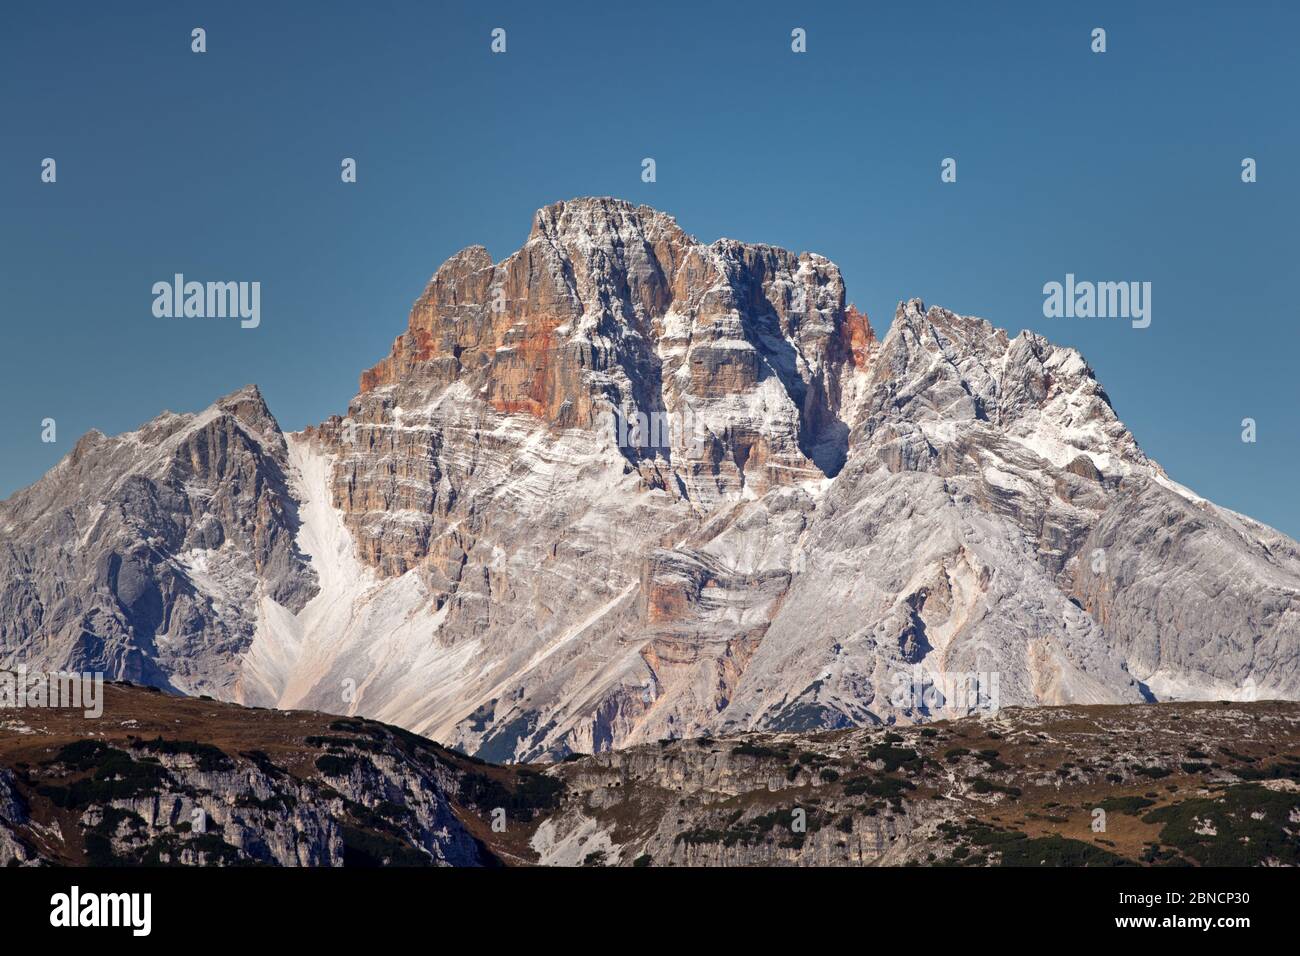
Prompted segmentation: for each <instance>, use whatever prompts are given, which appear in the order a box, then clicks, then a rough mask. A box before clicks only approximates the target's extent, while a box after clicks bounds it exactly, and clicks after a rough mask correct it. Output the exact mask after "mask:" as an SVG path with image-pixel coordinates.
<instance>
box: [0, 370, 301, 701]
mask: <svg viewBox="0 0 1300 956" xmlns="http://www.w3.org/2000/svg"><path fill="white" fill-rule="evenodd" d="M287 467H288V466H287V460H286V445H285V440H284V436H283V435H282V434H281V432H280V428H279V426H278V425H277V424H276V421H275V419H274V418H273V417H272V416H271V413H270V411H269V410H268V409H267V407H266V404H265V403H264V402H263V400H262V396H261V393H260V392H258V390H257V388H256V387H254V386H249V387H247V388H244V389H241V390H240V391H238V392H235V393H233V394H231V395H228V396H226V397H225V398H222V399H220V400H219V401H217V402H216V403H215V404H214V405H212V406H211V407H210V408H208V409H206V410H204V411H203V412H200V413H199V414H197V415H176V414H172V413H170V412H168V413H164V414H163V415H161V416H159V417H158V418H156V419H154V420H153V421H152V422H150V423H148V424H147V425H145V426H144V427H142V428H141V429H139V430H138V431H135V432H129V433H126V434H123V435H118V436H117V437H114V438H108V437H106V436H104V435H102V434H100V433H98V432H91V433H89V434H87V435H86V436H85V437H83V438H82V439H81V440H80V441H79V442H77V445H76V447H75V448H74V449H73V450H72V452H71V453H70V454H69V455H68V456H67V457H66V458H64V459H63V461H61V462H60V463H59V464H58V465H57V466H56V467H55V468H54V469H53V470H52V471H50V473H49V474H47V475H46V476H45V477H44V478H42V479H41V480H40V481H38V482H37V483H36V484H35V485H32V486H31V487H30V488H26V489H24V490H23V491H20V492H18V493H17V494H15V495H14V496H13V497H11V498H9V499H8V500H7V501H5V502H3V504H0V532H2V533H3V543H2V544H0V609H2V610H3V613H0V666H14V665H16V664H18V663H22V664H25V665H26V666H27V667H28V669H29V670H56V669H67V670H73V671H79V672H87V671H90V672H101V673H104V674H107V675H109V676H110V677H117V678H127V679H131V680H135V681H140V682H144V683H150V684H154V685H157V686H160V687H167V688H172V689H176V690H180V691H183V692H185V693H213V694H229V693H230V692H231V690H232V687H233V684H234V682H235V679H236V675H237V673H238V670H239V658H240V655H242V654H243V653H244V652H245V651H246V650H247V649H248V647H249V645H250V644H251V643H252V639H253V635H254V633H255V630H256V617H257V615H256V601H257V596H258V595H261V594H265V595H266V596H267V597H269V598H270V599H272V600H274V601H276V602H277V603H278V604H280V605H281V606H283V607H286V608H289V609H291V610H298V609H301V608H302V606H303V605H304V604H305V603H306V602H307V600H308V599H309V598H310V597H311V596H312V595H313V594H314V593H315V591H316V583H315V575H314V573H313V572H312V571H311V569H310V568H309V567H308V566H307V565H306V562H305V561H304V559H303V557H302V555H301V553H300V552H299V551H298V549H297V546H296V544H295V541H294V538H295V535H296V534H297V531H298V525H297V518H296V514H295V511H296V505H295V503H294V501H293V498H292V496H291V495H290V494H289V493H288V479H287V476H286V470H287Z"/></svg>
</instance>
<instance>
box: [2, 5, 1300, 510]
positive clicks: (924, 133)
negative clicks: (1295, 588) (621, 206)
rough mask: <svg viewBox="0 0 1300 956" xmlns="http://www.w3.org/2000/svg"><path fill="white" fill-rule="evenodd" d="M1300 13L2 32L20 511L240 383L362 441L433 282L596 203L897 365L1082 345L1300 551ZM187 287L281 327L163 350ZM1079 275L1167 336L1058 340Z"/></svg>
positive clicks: (5, 236)
mask: <svg viewBox="0 0 1300 956" xmlns="http://www.w3.org/2000/svg"><path fill="white" fill-rule="evenodd" d="M1298 9H1300V8H1298V7H1297V5H1295V4H1289V3H1285V2H1276V3H1263V2H1259V3H1227V2H1224V3H1221V4H1210V3H1186V2H1184V3H1172V2H1171V3H1164V2H1150V0H1148V2H1143V3H1141V4H1134V3H1131V2H1124V3H1065V2H1060V3H1041V2H1040V3H1023V4H1018V3H998V4H975V3H969V2H954V3H924V2H919V3H907V4H888V5H886V4H866V3H845V4H838V3H829V2H819V3H816V4H791V3H781V4H776V3H745V4H738V3H721V2H719V3H703V2H693V3H673V2H657V3H652V4H645V5H633V4H610V3H570V4H565V3H556V4H546V5H543V4H537V3H516V4H504V3H483V4H478V3H467V2H466V3H430V2H422V3H375V4H367V3H359V4H351V3H349V4H331V3H312V4H290V3H273V4H267V3H221V4H216V3H211V4H202V3H175V2H154V3H149V2H141V3H132V4H117V5H108V4H102V3H80V4H79V3H66V4H58V5H50V4H47V5H39V6H38V5H36V4H21V5H8V6H6V7H5V9H4V11H3V13H0V91H2V92H0V106H2V107H3V123H2V124H0V263H3V265H2V266H0V310H3V311H2V312H0V321H2V322H3V331H4V338H3V341H4V346H3V349H2V350H0V354H2V356H3V357H2V358H0V398H3V401H4V408H5V409H6V414H5V415H3V416H0V495H5V494H9V493H11V492H12V491H13V490H15V489H16V488H18V487H20V486H22V485H24V484H27V483H29V482H31V481H33V480H35V479H36V478H37V477H39V475H40V474H41V473H43V472H44V471H45V470H46V469H47V468H49V467H50V466H51V465H53V464H54V463H55V462H56V461H57V460H58V459H59V458H60V457H62V455H63V454H65V453H66V452H67V451H68V450H69V449H70V448H71V446H72V444H73V443H74V442H75V440H76V438H77V437H78V436H79V435H81V434H82V433H83V432H85V431H86V430H88V429H90V428H92V427H95V428H99V429H101V430H103V431H106V432H109V433H113V432H118V431H123V430H127V429H130V428H134V427H136V426H137V425H139V424H141V423H142V422H144V421H146V420H147V419H149V418H151V417H153V416H154V415H156V414H158V413H159V412H160V411H161V410H163V409H164V408H170V409H172V410H176V411H186V410H195V409H199V408H202V407H204V406H206V405H207V404H209V403H210V402H211V401H212V400H213V399H214V398H216V397H217V396H218V395H221V394H224V393H226V392H228V391H231V390H233V389H235V388H237V387H239V386H241V385H243V384H245V383H247V382H256V383H258V384H259V385H260V386H261V387H262V389H263V391H264V392H265V394H266V396H267V399H268V401H269V402H270V404H271V407H272V410H273V411H274V412H275V413H276V415H277V417H278V418H279V420H280V422H281V424H282V425H283V426H284V427H285V428H286V429H292V428H299V427H302V426H303V425H306V424H309V423H313V422H317V421H319V420H321V419H323V418H324V417H326V416H327V415H330V414H332V413H337V412H342V411H344V409H345V408H346V405H347V401H348V399H349V398H350V397H351V396H352V395H353V394H354V392H355V391H356V385H357V376H358V373H359V372H360V371H361V369H362V368H364V367H366V366H368V365H370V364H372V363H373V362H374V361H375V360H377V359H378V358H380V357H381V356H382V355H383V354H384V353H385V352H386V351H387V350H388V348H389V345H390V344H391V342H392V339H393V338H394V337H395V336H396V335H397V334H398V333H399V332H400V331H401V330H402V329H403V327H404V325H405V322H406V314H407V311H408V309H409V307H410V304H411V302H412V301H413V300H414V299H415V297H416V296H417V295H418V294H419V292H420V291H421V289H422V287H423V285H424V283H425V282H426V281H427V279H428V277H429V276H430V275H431V274H432V273H433V272H434V270H435V269H436V268H437V266H438V265H439V263H441V262H442V261H443V260H444V259H445V258H447V257H448V256H449V255H451V254H452V253H454V252H455V251H456V250H458V249H460V248H462V247H464V246H466V245H470V244H473V243H482V244H484V245H486V246H487V247H488V248H489V250H491V252H492V254H493V256H494V257H496V258H502V257H504V256H505V255H507V254H509V253H510V252H512V251H513V250H514V249H516V248H517V247H518V246H519V245H520V244H521V243H522V242H523V240H524V238H525V237H526V235H527V232H528V228H529V224H530V221H531V216H532V213H533V211H534V210H535V209H536V208H537V207H539V206H542V205H545V204H547V203H550V202H553V201H555V200H557V199H567V198H571V197H573V196H578V195H593V194H594V195H615V196H620V197H623V198H626V199H629V200H633V201H637V202H645V203H648V204H651V205H653V206H656V207H657V208H660V209H663V210H665V211H668V212H671V213H673V214H674V215H676V216H677V219H678V221H679V222H680V223H681V225H682V226H683V227H684V228H685V229H687V230H688V231H689V232H692V233H694V234H695V235H696V236H698V237H699V238H700V239H703V240H706V241H709V240H713V239H715V238H718V237H719V236H728V237H731V238H735V239H741V240H746V241H755V242H768V243H773V244H776V245H782V246H786V247H788V248H792V249H795V250H805V249H807V250H812V251H816V252H820V253H822V254H824V255H827V256H829V257H830V258H832V259H834V260H835V261H836V262H838V263H839V265H840V267H841V268H842V270H843V273H844V276H845V281H846V283H847V285H848V288H849V295H850V298H851V299H852V300H853V301H854V302H855V303H856V304H857V305H858V306H859V308H862V309H864V310H865V311H866V312H867V313H868V314H869V315H870V317H871V320H872V322H873V324H874V326H875V327H876V330H877V332H878V333H880V334H883V333H884V331H885V330H886V329H887V328H888V325H889V322H890V320H891V319H892V316H893V311H894V307H895V305H896V303H897V302H898V300H900V299H904V298H909V297H913V296H916V297H920V298H923V299H925V301H926V302H928V303H932V304H939V305H943V306H946V307H948V308H951V309H953V310H954V311H958V312H962V313H966V314H975V315H981V316H983V317H985V318H987V319H989V320H990V321H992V322H994V324H996V325H999V326H1003V327H1006V328H1008V329H1010V330H1011V331H1012V332H1013V333H1014V332H1016V331H1018V330H1020V329H1022V328H1031V329H1034V330H1036V331H1039V332H1042V333H1043V334H1045V335H1047V336H1048V337H1049V338H1051V339H1052V340H1053V341H1057V342H1061V343H1065V344H1070V345H1074V346H1076V347H1078V348H1079V349H1080V350H1081V351H1082V352H1083V354H1084V356H1085V357H1086V358H1087V359H1088V360H1089V362H1090V363H1091V364H1092V366H1093V367H1094V369H1096V371H1097V375H1098V377H1099V378H1100V379H1101V381H1102V383H1103V384H1104V385H1105V387H1106V389H1107V391H1108V392H1109V394H1110V396H1111V398H1112V400H1113V402H1114V403H1115V406H1116V408H1117V410H1118V412H1119V414H1120V416H1121V417H1122V418H1123V419H1124V421H1125V422H1126V423H1127V424H1128V425H1129V426H1130V428H1131V429H1132V430H1133V432H1134V433H1135V434H1136V435H1137V438H1138V440H1139V442H1140V443H1141V444H1142V446H1143V448H1144V449H1145V450H1146V451H1147V452H1148V453H1149V454H1150V455H1152V456H1153V457H1155V458H1156V459H1157V460H1159V461H1160V462H1161V463H1162V464H1163V465H1164V466H1165V467H1166V469H1167V470H1168V471H1169V473H1170V474H1171V475H1172V476H1173V477H1174V478H1175V479H1177V480H1179V481H1181V482H1183V483H1184V484H1187V485H1189V486H1191V487H1192V488H1194V489H1195V490H1197V491H1198V492H1199V493H1201V494H1204V495H1206V496H1208V497H1210V498H1212V499H1214V500H1215V501H1217V502H1219V503H1221V504H1223V505H1226V506H1228V507H1231V508H1235V509H1237V510H1240V511H1244V512H1246V513H1248V514H1251V515H1253V516H1255V517H1257V518H1259V519H1261V520H1263V521H1266V522H1268V523H1270V524H1273V525H1274V526H1276V527H1278V528H1280V529H1282V530H1284V531H1286V532H1288V533H1289V534H1291V535H1293V536H1300V502H1297V500H1296V496H1295V495H1294V494H1293V489H1294V487H1295V485H1296V481H1295V475H1296V474H1297V470H1298V468H1297V466H1298V465H1300V422H1298V421H1297V417H1296V410H1297V408H1300V401H1297V399H1298V398H1300V385H1298V384H1297V381H1298V378H1297V375H1296V373H1295V369H1294V363H1295V361H1296V358H1297V355H1300V331H1298V330H1297V318H1298V317H1300V316H1298V315H1297V312H1298V310H1297V302H1296V294H1295V282H1296V276H1297V242H1296V224H1297V222H1300V188H1298V187H1297V184H1296V178H1295V166H1296V164H1297V162H1300V149H1298V147H1300V130H1298V128H1297V126H1298V120H1297V116H1298V115H1300V114H1298V111H1297V110H1296V109H1295V102H1294V100H1295V94H1296V91H1297V89H1300V82H1297V80H1298V77H1297V73H1298V72H1300V67H1298V66H1297V58H1296V56H1295V53H1294V48H1293V44H1294V42H1295V37H1296V36H1297V35H1300V12H1297V10H1298ZM196 26H202V27H204V28H205V29H206V30H207V34H208V52H207V53H205V54H202V55H197V54H193V53H191V52H190V31H191V29H192V28H193V27H196ZM494 27H503V28H505V29H506V31H507V52H506V53H505V54H504V55H493V54H492V53H491V52H490V50H489V42H490V36H489V34H490V32H491V30H492V29H493V28H494ZM794 27H803V28H805V29H806V30H807V35H808V52H807V53H806V54H802V55H796V54H793V53H792V52H791V51H790V31H791V29H793V28H794ZM1094 27H1104V28H1105V29H1106V30H1107V47H1108V49H1107V52H1106V53H1104V54H1094V53H1092V52H1091V50H1090V33H1091V30H1092V29H1093V28H1094ZM47 156H48V157H54V158H55V159H56V160H57V162H58V182H57V183H56V184H54V185H48V184H43V183H41V182H40V163H41V160H42V159H43V158H45V157H47ZM344 156H352V157H355V158H356V159H357V161H358V168H359V182H358V183H356V184H355V185H343V184H342V183H341V182H340V181H339V163H340V160H341V159H342V157H344ZM646 156H652V157H654V158H655V160H656V163H657V171H658V181H657V182H655V183H652V184H647V183H643V182H642V181H641V178H640V171H641V165H640V164H641V159H642V158H643V157H646ZM1246 156H1250V157H1253V158H1255V159H1256V160H1257V162H1258V170H1259V173H1258V175H1259V181H1258V182H1256V183H1254V184H1250V185H1246V184H1243V183H1242V182H1241V178H1240V168H1241V160H1242V158H1243V157H1246ZM945 157H954V158H956V160H957V163H958V179H957V182H956V183H953V184H944V183H941V182H940V178H939V171H940V162H941V161H942V160H943V158H945ZM176 272H182V273H185V274H186V276H187V277H190V278H197V279H205V280H206V279H213V280H218V279H232V280H233V279H240V280H250V281H251V280H257V281H260V282H261V284H262V303H261V309H262V321H261V326H260V327H259V328H258V329H255V330H243V329H240V328H239V326H238V323H236V322H206V321H199V320H191V321H171V320H165V319H156V318H154V316H153V315H152V312H151V305H152V295H151V293H150V288H151V286H152V284H153V283H154V282H157V281H159V280H165V279H169V278H170V277H171V276H172V275H173V273H176ZM1067 272H1073V273H1074V274H1076V275H1077V276H1078V277H1079V278H1081V279H1093V280H1113V281H1120V280H1138V281H1150V282H1151V283H1152V287H1153V292H1152V324H1151V326H1150V328H1147V329H1144V330H1135V329H1132V328H1131V327H1130V326H1129V324H1128V323H1127V322H1123V321H1098V320H1092V321H1088V320H1079V319H1047V318H1044V317H1043V314H1042V302H1043V294H1042V287H1043V284H1044V283H1045V282H1048V281H1052V280H1057V281H1060V280H1063V279H1064V276H1065V274H1066V273H1067ZM47 417H52V418H54V419H56V420H57V422H58V430H59V431H58V438H59V440H58V442H57V443H55V444H53V445H50V444H43V443H42V442H41V440H40V433H41V421H42V419H44V418H47ZM1245 417H1252V418H1254V419H1255V420H1256V421H1257V423H1258V441H1257V443H1255V444H1253V445H1251V444H1244V443H1243V442H1242V441H1241V438H1240V435H1241V420H1242V419H1243V418H1245Z"/></svg>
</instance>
